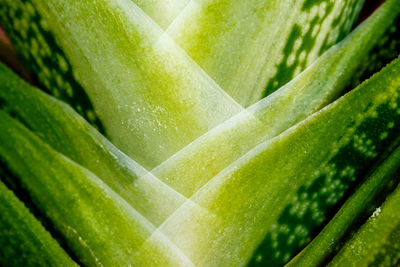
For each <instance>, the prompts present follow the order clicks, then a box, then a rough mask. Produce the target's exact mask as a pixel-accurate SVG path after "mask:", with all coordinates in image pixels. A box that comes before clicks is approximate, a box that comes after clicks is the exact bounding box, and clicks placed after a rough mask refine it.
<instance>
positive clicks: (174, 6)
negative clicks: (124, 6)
mask: <svg viewBox="0 0 400 267" xmlns="http://www.w3.org/2000/svg"><path fill="white" fill-rule="evenodd" d="M132 1H133V2H135V3H136V5H138V6H139V7H140V8H141V9H142V10H143V11H144V12H146V14H147V15H148V16H149V17H151V18H152V19H153V20H154V21H155V22H157V24H158V25H159V26H160V27H161V28H163V29H166V28H168V26H169V25H170V24H171V22H172V21H173V20H174V19H175V18H176V17H177V16H178V14H179V13H180V12H182V10H184V8H185V7H186V6H187V4H188V3H189V2H190V0H150V1H149V0H146V1H143V0H132Z"/></svg>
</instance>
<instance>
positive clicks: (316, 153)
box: [159, 59, 400, 266]
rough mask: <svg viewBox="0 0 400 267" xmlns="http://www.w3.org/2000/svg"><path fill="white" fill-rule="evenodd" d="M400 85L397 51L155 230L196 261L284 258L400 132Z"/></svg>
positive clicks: (223, 174) (216, 179)
mask: <svg viewBox="0 0 400 267" xmlns="http://www.w3.org/2000/svg"><path fill="white" fill-rule="evenodd" d="M399 89H400V59H399V60H396V61H395V62H394V63H392V64H391V65H390V66H389V67H387V68H385V69H384V70H383V71H381V72H380V73H379V75H376V76H374V77H373V78H371V79H370V80H369V81H368V82H367V83H365V84H363V85H362V86H361V87H359V88H358V89H357V90H355V91H353V92H351V93H349V94H348V95H346V96H344V97H343V98H341V99H339V100H338V101H336V102H334V103H333V104H331V105H329V106H328V107H327V108H325V109H323V110H321V111H320V112H318V113H316V114H315V115H313V116H311V117H309V118H308V119H307V120H305V121H303V122H302V123H300V124H299V125H297V126H295V127H292V128H290V129H289V130H287V131H286V132H284V133H283V134H281V135H279V136H278V137H276V138H274V139H272V140H270V141H267V142H265V143H262V144H260V145H259V146H257V147H256V148H254V149H253V150H252V151H250V152H249V153H247V154H246V155H244V156H243V157H242V158H240V159H239V160H238V161H236V162H235V163H234V164H232V165H231V166H230V167H228V168H226V169H225V170H223V171H222V172H220V173H219V174H218V175H217V176H216V177H214V178H213V179H212V180H211V181H210V182H208V183H207V184H206V185H205V186H204V187H202V188H201V189H200V190H199V191H197V192H196V194H194V195H193V196H192V197H191V199H190V201H189V202H187V203H185V204H184V205H182V206H181V207H180V208H179V209H178V210H177V211H176V212H175V213H174V214H173V215H172V216H171V217H170V218H168V219H167V220H166V221H165V222H164V223H163V224H162V225H161V227H160V228H159V231H160V232H162V233H164V234H165V235H166V236H167V237H168V238H170V239H171V241H172V242H174V243H175V244H177V246H178V247H179V248H180V249H181V250H182V251H183V252H184V253H185V254H186V255H187V256H188V257H189V258H190V259H191V261H192V262H193V263H194V264H197V265H229V264H233V263H235V264H245V263H246V262H247V261H249V260H250V264H252V265H257V264H264V265H278V266H279V265H282V264H284V263H285V262H287V261H288V260H290V258H291V257H292V256H294V254H295V253H296V252H297V251H298V250H299V249H301V248H302V247H304V246H305V245H306V243H307V242H309V241H310V239H311V238H312V237H313V236H314V235H315V234H316V233H315V230H316V229H318V227H320V226H321V225H322V224H323V223H324V222H326V220H327V218H328V217H329V213H330V212H331V211H332V209H334V208H335V206H336V205H337V204H338V203H339V202H340V201H341V200H342V199H343V198H344V197H345V195H346V193H347V192H348V190H349V188H351V186H354V184H355V183H357V182H359V181H360V179H362V178H363V177H364V175H365V171H366V170H367V169H368V167H369V165H370V164H371V163H372V162H373V161H374V160H376V158H377V157H378V156H379V155H380V154H382V153H383V152H384V151H385V150H386V149H387V148H388V147H389V146H390V144H391V143H392V141H393V140H394V139H396V138H397V137H398V136H399V134H400V111H399V102H400V97H399ZM193 203H195V204H196V205H194V204H193ZM193 236H195V238H193ZM240 244H246V246H241V245H240ZM204 255H206V256H204Z"/></svg>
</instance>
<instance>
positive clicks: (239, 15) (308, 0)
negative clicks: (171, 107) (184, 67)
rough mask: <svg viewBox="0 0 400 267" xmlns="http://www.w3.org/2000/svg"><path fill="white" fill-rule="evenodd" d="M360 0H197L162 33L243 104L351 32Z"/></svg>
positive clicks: (292, 74) (286, 78) (290, 76)
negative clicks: (168, 36)
mask: <svg viewBox="0 0 400 267" xmlns="http://www.w3.org/2000/svg"><path fill="white" fill-rule="evenodd" d="M363 3H364V1H363V0H344V1H330V0H301V1H295V2H294V1H292V0H285V1H283V0H251V1H242V0H234V1H232V0H219V1H215V0H196V1H191V2H190V3H189V4H188V6H187V7H186V8H185V10H184V11H183V12H181V13H180V15H179V16H178V17H177V18H176V19H175V20H174V22H173V23H172V24H171V26H170V27H169V28H168V30H167V33H168V34H169V35H170V36H171V37H172V38H173V39H174V40H175V41H176V42H177V44H179V45H180V46H181V47H182V48H183V49H184V50H185V51H186V52H187V53H188V54H189V55H190V56H191V57H192V58H193V59H194V61H196V62H197V63H198V64H199V65H200V66H201V67H202V68H203V69H204V70H205V71H206V72H207V73H208V74H209V75H210V76H211V77H212V78H213V79H214V80H215V81H216V82H217V83H218V84H219V85H220V86H221V87H222V88H223V89H224V90H225V91H226V92H227V93H228V94H230V95H231V96H232V97H233V98H234V99H235V100H236V101H238V102H239V103H240V104H242V105H243V106H248V105H250V104H253V103H255V102H257V101H258V100H260V99H261V98H263V97H264V96H266V95H268V94H270V93H272V92H273V91H275V90H277V89H278V88H280V87H281V86H283V85H284V84H286V83H287V82H289V81H290V80H291V79H293V78H294V77H295V76H296V75H297V74H299V73H300V72H301V71H302V70H304V69H305V68H306V67H307V66H309V65H310V64H311V63H312V62H313V61H314V60H315V59H317V58H318V56H320V55H321V54H322V53H323V52H324V51H326V50H327V49H328V48H329V47H330V46H332V45H333V44H335V43H336V42H338V41H339V40H341V39H343V37H344V36H346V34H347V33H348V32H350V30H351V28H352V25H353V23H354V21H355V19H356V18H357V16H358V14H359V11H360V9H361V7H362V5H363Z"/></svg>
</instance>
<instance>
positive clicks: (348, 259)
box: [328, 186, 400, 266]
mask: <svg viewBox="0 0 400 267" xmlns="http://www.w3.org/2000/svg"><path fill="white" fill-rule="evenodd" d="M399 206H400V186H398V187H397V189H396V191H395V192H393V193H392V194H391V195H390V196H389V197H388V199H387V200H386V201H385V202H384V203H383V205H382V207H379V208H377V209H376V210H375V212H374V213H373V214H372V216H371V217H370V218H369V220H368V221H367V222H366V223H365V224H364V225H363V226H362V227H361V228H360V230H358V232H357V233H356V234H355V235H354V237H353V238H352V239H351V240H350V241H349V242H347V243H346V245H345V246H344V247H343V249H342V250H341V251H340V252H339V253H338V254H337V255H336V257H335V258H333V260H332V262H331V263H330V264H329V265H328V266H397V265H398V264H399V263H400V243H399V240H400V213H399Z"/></svg>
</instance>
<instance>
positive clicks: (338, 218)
mask: <svg viewBox="0 0 400 267" xmlns="http://www.w3.org/2000/svg"><path fill="white" fill-rule="evenodd" d="M378 165H379V166H378V167H377V168H376V170H375V171H373V172H372V173H371V174H370V175H369V176H368V178H367V179H366V181H365V182H363V183H362V185H361V186H360V187H359V188H357V190H356V191H355V193H354V194H353V195H352V196H351V197H350V198H349V199H348V200H347V201H346V203H345V204H344V205H343V206H342V207H341V208H340V210H339V211H338V212H337V213H336V214H335V217H333V218H332V219H331V220H330V221H329V224H328V225H327V226H325V227H324V229H323V230H322V231H321V233H319V234H318V236H317V237H316V238H314V239H313V241H312V242H311V243H310V244H309V245H308V246H307V247H306V248H305V249H304V250H302V251H301V253H300V254H299V255H297V256H296V257H295V258H294V259H293V260H291V261H290V263H289V264H288V266H310V265H323V264H324V263H326V262H328V261H329V257H330V256H332V255H334V254H335V252H336V251H337V248H340V246H341V245H342V242H343V240H345V239H346V238H347V237H348V235H349V234H351V231H352V230H353V229H357V228H356V227H355V225H357V224H358V223H359V222H360V221H362V220H363V218H364V216H365V214H367V213H368V212H369V211H370V210H371V208H375V209H376V210H377V211H378V212H380V208H379V206H380V205H381V202H382V198H383V196H385V195H387V193H388V192H389V193H390V192H391V191H393V188H395V187H396V184H397V183H398V182H399V181H400V179H399V177H400V176H399V175H400V169H399V166H400V148H397V149H396V150H395V151H394V152H393V153H391V154H390V156H389V157H388V158H387V159H385V160H384V162H383V163H381V164H378ZM375 214H377V213H375ZM369 215H370V213H369ZM353 231H354V230H353ZM396 242H398V241H394V240H393V242H392V243H396ZM354 263H355V264H357V261H354ZM378 265H379V264H378ZM393 265H395V264H393Z"/></svg>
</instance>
